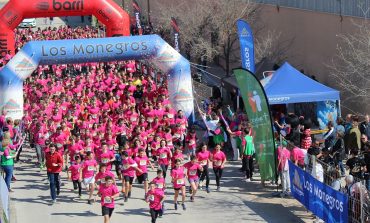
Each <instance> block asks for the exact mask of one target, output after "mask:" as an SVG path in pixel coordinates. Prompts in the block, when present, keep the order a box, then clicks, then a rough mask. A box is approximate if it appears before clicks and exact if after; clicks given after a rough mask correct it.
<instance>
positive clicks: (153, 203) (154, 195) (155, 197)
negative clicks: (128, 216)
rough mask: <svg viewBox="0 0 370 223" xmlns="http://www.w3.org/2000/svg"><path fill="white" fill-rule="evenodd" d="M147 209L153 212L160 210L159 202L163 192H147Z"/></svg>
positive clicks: (156, 190) (158, 190) (155, 190)
mask: <svg viewBox="0 0 370 223" xmlns="http://www.w3.org/2000/svg"><path fill="white" fill-rule="evenodd" d="M147 196H148V200H149V207H150V208H151V209H154V210H161V208H162V205H161V200H162V199H163V197H164V191H163V190H160V189H154V190H150V191H148V194H147Z"/></svg>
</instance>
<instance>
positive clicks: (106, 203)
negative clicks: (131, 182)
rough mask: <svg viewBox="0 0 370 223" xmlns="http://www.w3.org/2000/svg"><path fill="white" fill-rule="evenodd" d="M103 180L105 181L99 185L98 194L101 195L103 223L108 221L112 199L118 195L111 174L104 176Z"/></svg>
mask: <svg viewBox="0 0 370 223" xmlns="http://www.w3.org/2000/svg"><path fill="white" fill-rule="evenodd" d="M104 181H105V183H104V184H102V185H100V187H99V192H98V195H99V196H101V209H102V215H103V217H104V223H109V221H110V218H111V216H112V214H113V210H114V199H115V198H117V197H118V196H119V191H118V188H117V186H116V185H115V184H114V180H113V178H112V177H111V176H106V177H105V178H104Z"/></svg>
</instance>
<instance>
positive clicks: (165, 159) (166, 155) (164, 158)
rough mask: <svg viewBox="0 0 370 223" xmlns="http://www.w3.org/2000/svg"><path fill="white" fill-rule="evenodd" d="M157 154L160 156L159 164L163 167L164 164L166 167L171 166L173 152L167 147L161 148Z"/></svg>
mask: <svg viewBox="0 0 370 223" xmlns="http://www.w3.org/2000/svg"><path fill="white" fill-rule="evenodd" d="M157 154H158V156H159V158H158V164H159V165H161V164H164V165H168V164H169V161H170V159H171V157H170V156H171V151H170V149H169V148H167V147H164V148H160V149H158V150H157Z"/></svg>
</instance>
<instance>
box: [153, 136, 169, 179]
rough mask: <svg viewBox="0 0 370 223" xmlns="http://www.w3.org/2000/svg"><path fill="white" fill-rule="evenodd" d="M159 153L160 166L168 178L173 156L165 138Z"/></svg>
mask: <svg viewBox="0 0 370 223" xmlns="http://www.w3.org/2000/svg"><path fill="white" fill-rule="evenodd" d="M157 154H158V157H159V158H158V166H159V167H160V168H161V169H162V170H163V176H164V178H166V174H167V169H168V165H169V163H170V160H171V158H172V152H171V150H170V149H169V148H168V147H167V143H166V141H165V140H162V141H161V147H160V148H159V149H158V151H157Z"/></svg>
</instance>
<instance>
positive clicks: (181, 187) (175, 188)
mask: <svg viewBox="0 0 370 223" xmlns="http://www.w3.org/2000/svg"><path fill="white" fill-rule="evenodd" d="M182 187H185V185H182V186H181V187H179V188H175V187H174V188H173V189H174V190H176V191H178V190H181V188H182Z"/></svg>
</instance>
